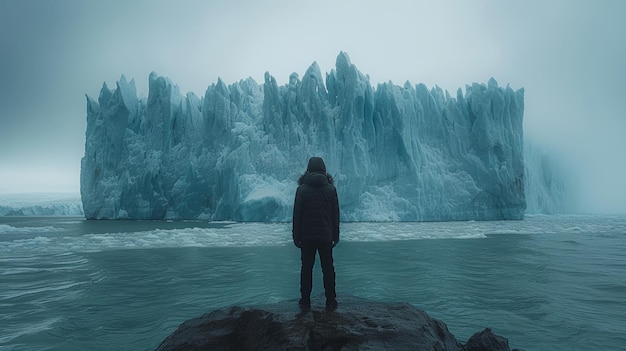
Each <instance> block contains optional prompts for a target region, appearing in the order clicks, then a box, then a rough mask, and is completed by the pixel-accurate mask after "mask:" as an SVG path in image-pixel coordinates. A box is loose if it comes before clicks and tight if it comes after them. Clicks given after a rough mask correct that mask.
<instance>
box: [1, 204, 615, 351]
mask: <svg viewBox="0 0 626 351" xmlns="http://www.w3.org/2000/svg"><path fill="white" fill-rule="evenodd" d="M290 230H291V228H290V224H288V223H283V224H263V223H249V224H242V223H206V222H162V221H85V220H82V219H80V218H67V217H46V218H33V217H21V218H17V217H13V218H9V217H0V350H29V351H33V350H35V351H36V350H153V349H155V348H156V347H157V346H158V345H159V343H160V342H161V341H162V340H163V339H164V338H165V337H166V336H167V335H169V334H170V333H171V332H172V331H174V330H175V328H176V327H177V326H178V325H179V324H180V323H182V322H183V321H185V320H186V319H189V318H192V317H196V316H199V315H201V314H203V313H205V312H208V311H210V310H212V309H215V308H219V307H223V306H229V305H234V304H240V305H251V304H262V303H273V302H278V301H284V300H290V299H295V298H297V297H298V293H299V292H298V288H299V287H298V282H299V280H298V279H299V251H298V250H297V249H296V248H295V247H294V246H293V245H292V244H291V239H290V238H291V232H290ZM625 239H626V216H528V217H527V219H526V220H524V221H501V222H448V223H343V224H342V242H341V243H340V244H339V246H338V247H337V248H336V250H335V262H336V270H337V290H338V293H339V297H338V299H339V303H341V295H342V294H352V295H356V296H361V297H366V298H371V299H374V300H381V301H393V302H397V301H405V302H410V303H412V304H414V305H416V306H417V307H419V308H421V309H423V310H425V311H426V312H428V313H429V314H430V315H431V316H433V317H435V318H439V319H442V320H443V321H445V322H446V324H447V325H448V328H449V329H450V331H451V332H452V333H453V334H454V335H455V336H456V337H457V338H458V339H459V340H461V341H462V342H464V341H466V340H467V338H469V336H471V334H473V333H474V332H477V331H480V330H482V329H483V328H485V327H491V328H493V329H494V331H495V332H496V333H497V334H499V335H502V336H505V337H507V338H508V339H509V344H510V345H511V347H515V348H520V349H524V350H568V351H570V350H618V349H623V348H624V345H626V336H625V335H624V331H626V253H625V252H626V240H625ZM314 284H315V288H314V291H313V293H314V294H320V293H322V287H321V273H320V272H319V264H318V265H317V266H316V275H315V276H314Z"/></svg>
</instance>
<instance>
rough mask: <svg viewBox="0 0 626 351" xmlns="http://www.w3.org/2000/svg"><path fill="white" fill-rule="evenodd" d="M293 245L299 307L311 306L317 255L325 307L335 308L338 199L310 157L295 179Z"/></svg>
mask: <svg viewBox="0 0 626 351" xmlns="http://www.w3.org/2000/svg"><path fill="white" fill-rule="evenodd" d="M292 233H293V243H294V244H295V245H296V246H297V247H298V248H300V251H301V260H302V267H301V271H300V293H301V294H302V297H301V299H300V301H299V305H300V307H303V308H309V307H311V290H312V288H313V265H314V264H315V256H316V253H319V256H320V261H321V264H322V274H323V276H324V290H325V293H326V294H325V295H326V307H327V308H331V309H334V308H335V307H337V299H336V297H337V294H336V292H335V267H334V265H333V248H334V247H335V246H336V245H337V243H339V200H338V197H337V189H336V188H335V186H334V185H333V178H332V177H331V176H330V175H329V174H328V173H326V165H325V164H324V160H322V158H320V157H311V159H309V164H308V166H307V169H306V172H305V173H304V174H303V175H302V176H300V178H299V179H298V189H297V190H296V198H295V200H294V205H293V231H292Z"/></svg>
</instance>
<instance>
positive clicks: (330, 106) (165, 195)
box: [81, 53, 526, 221]
mask: <svg viewBox="0 0 626 351" xmlns="http://www.w3.org/2000/svg"><path fill="white" fill-rule="evenodd" d="M523 112H524V91H523V89H519V90H517V91H514V90H513V89H511V88H510V87H506V88H502V87H499V86H498V84H497V83H496V81H495V80H493V79H491V80H489V82H488V84H487V85H484V84H476V83H475V84H472V85H471V86H467V87H466V91H465V94H463V92H462V91H461V89H459V90H458V91H457V94H456V97H452V96H450V95H449V94H448V93H447V92H444V91H442V90H441V89H440V88H433V89H430V90H429V89H428V88H427V87H426V86H424V85H423V84H419V85H417V86H412V85H410V84H409V83H408V82H407V83H406V84H405V85H404V86H398V85H394V84H392V83H391V82H389V83H384V84H378V86H377V87H376V88H373V87H372V86H371V85H370V83H369V80H368V77H366V76H365V75H363V74H362V73H361V72H359V71H358V70H357V68H356V67H355V66H354V65H353V64H351V63H350V59H349V58H348V56H347V55H346V54H345V53H340V54H339V56H338V57H337V61H336V69H334V70H332V71H331V72H330V73H329V74H327V75H326V79H325V83H324V79H323V77H322V74H321V72H320V70H319V67H318V66H317V64H316V63H313V65H311V67H309V69H308V70H307V71H306V73H305V74H304V76H303V77H302V79H300V78H299V76H298V75H297V74H295V73H294V74H292V75H291V76H290V79H289V83H288V84H286V85H284V86H278V84H277V83H276V80H275V79H274V78H273V77H272V76H271V75H270V74H269V73H266V74H265V82H264V83H263V84H262V85H259V84H257V82H255V81H254V80H253V79H252V78H248V79H246V80H241V81H239V82H237V83H234V84H231V85H226V84H225V83H224V82H223V81H221V80H218V82H217V83H216V84H212V85H211V86H209V87H208V89H207V90H206V93H205V95H204V97H202V98H199V97H197V96H196V95H194V94H192V93H189V94H187V95H186V96H183V95H181V94H180V92H179V91H178V88H177V87H176V86H174V85H172V83H171V82H170V81H169V80H168V79H167V78H164V77H159V76H157V75H156V74H155V73H152V74H151V75H150V77H149V94H148V98H147V100H146V99H143V100H139V99H138V98H137V95H136V91H135V86H134V82H133V81H131V82H130V83H129V82H127V81H126V79H125V78H124V77H123V76H122V78H121V79H120V81H119V82H117V86H116V88H115V89H112V90H111V89H109V88H108V87H107V86H106V84H105V85H104V86H103V87H102V90H101V92H100V96H99V98H98V101H96V100H94V99H92V98H90V97H87V131H86V144H85V156H84V157H83V159H82V168H81V195H82V201H83V209H84V212H85V216H86V217H87V218H134V219H148V218H150V219H164V218H168V219H197V218H199V219H211V220H236V221H289V220H290V219H291V210H292V205H293V196H294V194H295V189H296V181H297V179H298V176H299V175H300V174H301V173H302V172H304V170H305V168H306V164H307V161H308V159H309V157H311V156H321V157H322V158H324V160H325V162H326V165H327V169H328V171H329V173H331V174H332V175H333V176H334V178H335V181H336V183H335V184H336V185H337V189H338V192H339V200H340V205H341V210H342V220H348V221H386V220H394V221H430V220H468V219H476V220H488V219H520V218H522V217H523V215H524V209H525V208H526V202H525V194H524V160H523V141H522V140H523V128H522V117H523Z"/></svg>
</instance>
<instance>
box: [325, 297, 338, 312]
mask: <svg viewBox="0 0 626 351" xmlns="http://www.w3.org/2000/svg"><path fill="white" fill-rule="evenodd" d="M336 308H337V300H335V299H326V310H327V311H334V310H335V309H336Z"/></svg>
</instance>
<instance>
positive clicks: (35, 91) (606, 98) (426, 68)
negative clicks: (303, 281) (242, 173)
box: [0, 0, 626, 213]
mask: <svg viewBox="0 0 626 351" xmlns="http://www.w3.org/2000/svg"><path fill="white" fill-rule="evenodd" d="M624 16H626V1H621V0H577V1H570V0H567V1H566V0H550V1H544V0H527V1H512V0H511V1H507V0H476V1H472V0H443V1H422V0H407V1H397V0H381V1H367V0H361V1H341V0H321V1H303V0H302V1H301V0H265V1H251V0H250V1H242V0H231V1H226V0H212V1H204V0H195V1H193V0H176V1H159V0H145V1H139V0H119V1H118V0H112V1H94V0H54V1H52V0H0V48H1V49H0V193H16V192H75V193H78V192H79V187H80V185H79V183H80V159H81V157H82V156H83V154H84V143H85V129H86V100H85V94H87V95H89V96H92V97H95V98H97V96H98V94H99V91H100V89H101V87H102V84H103V83H104V82H106V83H107V85H108V86H109V87H115V82H116V81H117V80H118V79H119V78H120V76H121V75H122V74H124V75H125V76H126V77H127V78H128V79H134V80H135V82H136V86H137V90H138V94H139V95H140V97H142V96H147V94H148V91H147V86H148V75H149V74H150V72H152V71H155V72H157V73H158V74H159V75H162V76H166V77H168V78H170V79H171V80H172V81H173V82H174V83H175V84H177V85H178V86H179V87H180V90H181V92H183V93H185V92H188V91H191V92H194V93H195V94H196V95H198V96H202V95H203V94H204V91H205V90H206V88H207V87H208V86H209V85H211V84H212V83H215V82H216V81H217V79H218V77H220V78H221V79H222V80H223V81H224V82H226V83H227V84H229V83H233V82H236V81H239V80H240V79H245V78H247V77H252V78H254V79H255V80H256V81H257V82H263V75H264V73H265V72H266V71H269V72H270V74H272V75H273V76H274V77H275V78H276V79H277V81H278V83H279V84H285V83H287V81H288V78H289V75H290V74H291V73H292V72H296V73H298V74H300V76H302V75H303V74H304V72H305V71H306V69H307V68H308V67H309V66H310V65H311V64H312V63H313V62H314V61H316V62H317V63H318V64H319V66H320V69H321V70H322V72H330V70H331V69H333V68H334V63H335V59H336V57H337V55H338V54H339V52H340V51H344V52H346V53H348V55H349V56H350V59H351V61H352V63H354V64H355V65H356V66H357V68H358V69H359V70H360V71H361V72H363V73H364V74H368V75H369V76H370V82H371V83H372V85H373V86H375V85H376V84H377V83H380V82H386V81H392V82H393V83H395V84H399V85H402V84H404V82H405V81H409V82H411V84H418V83H424V84H426V85H427V86H428V87H434V86H435V85H437V86H439V87H441V88H443V89H446V90H448V91H450V92H451V93H452V94H453V95H455V93H456V90H457V89H458V88H463V89H464V87H465V85H466V84H471V83H473V82H479V83H486V82H487V81H488V80H489V78H491V77H493V78H495V79H496V80H497V81H498V83H499V85H500V86H506V85H510V86H511V87H512V88H513V89H519V88H522V87H523V88H524V90H525V113H524V132H525V135H526V136H528V137H530V138H532V139H533V140H535V141H536V142H539V143H541V144H542V145H544V146H545V147H546V148H547V150H548V152H549V153H551V154H553V155H555V156H556V157H557V158H558V159H559V160H560V161H561V162H562V163H563V164H565V165H567V166H568V167H570V168H568V170H569V171H568V172H566V173H567V174H568V176H570V177H571V179H574V180H575V182H574V184H576V185H575V189H574V190H575V191H576V193H577V194H578V196H577V201H579V202H580V203H579V204H578V205H580V208H581V211H584V212H600V213H626V181H624V180H623V179H625V178H626V156H625V155H624V151H626V137H625V135H624V134H625V132H626V113H625V108H624V104H623V103H622V101H623V95H624V94H625V93H626V40H624V38H625V37H626V21H624V20H623V18H624Z"/></svg>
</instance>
